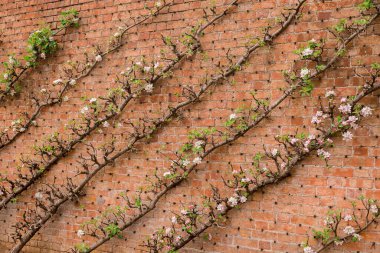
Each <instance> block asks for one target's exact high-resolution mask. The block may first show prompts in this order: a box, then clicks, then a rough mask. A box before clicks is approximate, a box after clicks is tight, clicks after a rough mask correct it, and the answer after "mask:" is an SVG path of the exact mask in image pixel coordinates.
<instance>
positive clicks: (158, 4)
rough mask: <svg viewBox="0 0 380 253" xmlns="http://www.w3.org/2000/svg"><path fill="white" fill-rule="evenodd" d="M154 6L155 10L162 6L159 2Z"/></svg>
mask: <svg viewBox="0 0 380 253" xmlns="http://www.w3.org/2000/svg"><path fill="white" fill-rule="evenodd" d="M154 5H155V6H156V7H157V8H159V7H161V6H162V3H161V2H160V1H158V2H156V3H155V4H154Z"/></svg>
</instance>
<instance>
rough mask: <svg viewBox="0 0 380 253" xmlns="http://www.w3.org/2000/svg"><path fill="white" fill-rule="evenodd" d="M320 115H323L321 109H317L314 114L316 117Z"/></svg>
mask: <svg viewBox="0 0 380 253" xmlns="http://www.w3.org/2000/svg"><path fill="white" fill-rule="evenodd" d="M322 115H323V112H322V111H317V113H316V114H315V116H317V117H322Z"/></svg>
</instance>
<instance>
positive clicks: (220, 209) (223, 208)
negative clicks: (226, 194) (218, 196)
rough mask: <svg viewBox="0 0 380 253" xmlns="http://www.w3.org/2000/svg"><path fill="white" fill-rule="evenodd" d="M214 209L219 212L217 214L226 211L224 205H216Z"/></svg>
mask: <svg viewBox="0 0 380 253" xmlns="http://www.w3.org/2000/svg"><path fill="white" fill-rule="evenodd" d="M216 209H217V210H218V211H219V212H224V210H226V206H225V205H224V204H222V203H221V204H219V205H217V207H216Z"/></svg>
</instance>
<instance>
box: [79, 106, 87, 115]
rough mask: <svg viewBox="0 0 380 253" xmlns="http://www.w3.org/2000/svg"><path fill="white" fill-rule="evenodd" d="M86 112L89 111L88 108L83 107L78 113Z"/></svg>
mask: <svg viewBox="0 0 380 253" xmlns="http://www.w3.org/2000/svg"><path fill="white" fill-rule="evenodd" d="M88 110H89V108H88V106H85V107H83V108H82V109H81V110H80V113H82V114H85V113H86V112H88Z"/></svg>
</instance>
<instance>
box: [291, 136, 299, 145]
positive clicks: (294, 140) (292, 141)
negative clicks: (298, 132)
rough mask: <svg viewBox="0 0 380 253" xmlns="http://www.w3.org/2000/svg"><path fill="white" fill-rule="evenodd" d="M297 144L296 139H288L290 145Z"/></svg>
mask: <svg viewBox="0 0 380 253" xmlns="http://www.w3.org/2000/svg"><path fill="white" fill-rule="evenodd" d="M297 142H298V139H297V138H291V139H290V143H291V144H292V145H294V144H296V143H297Z"/></svg>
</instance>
